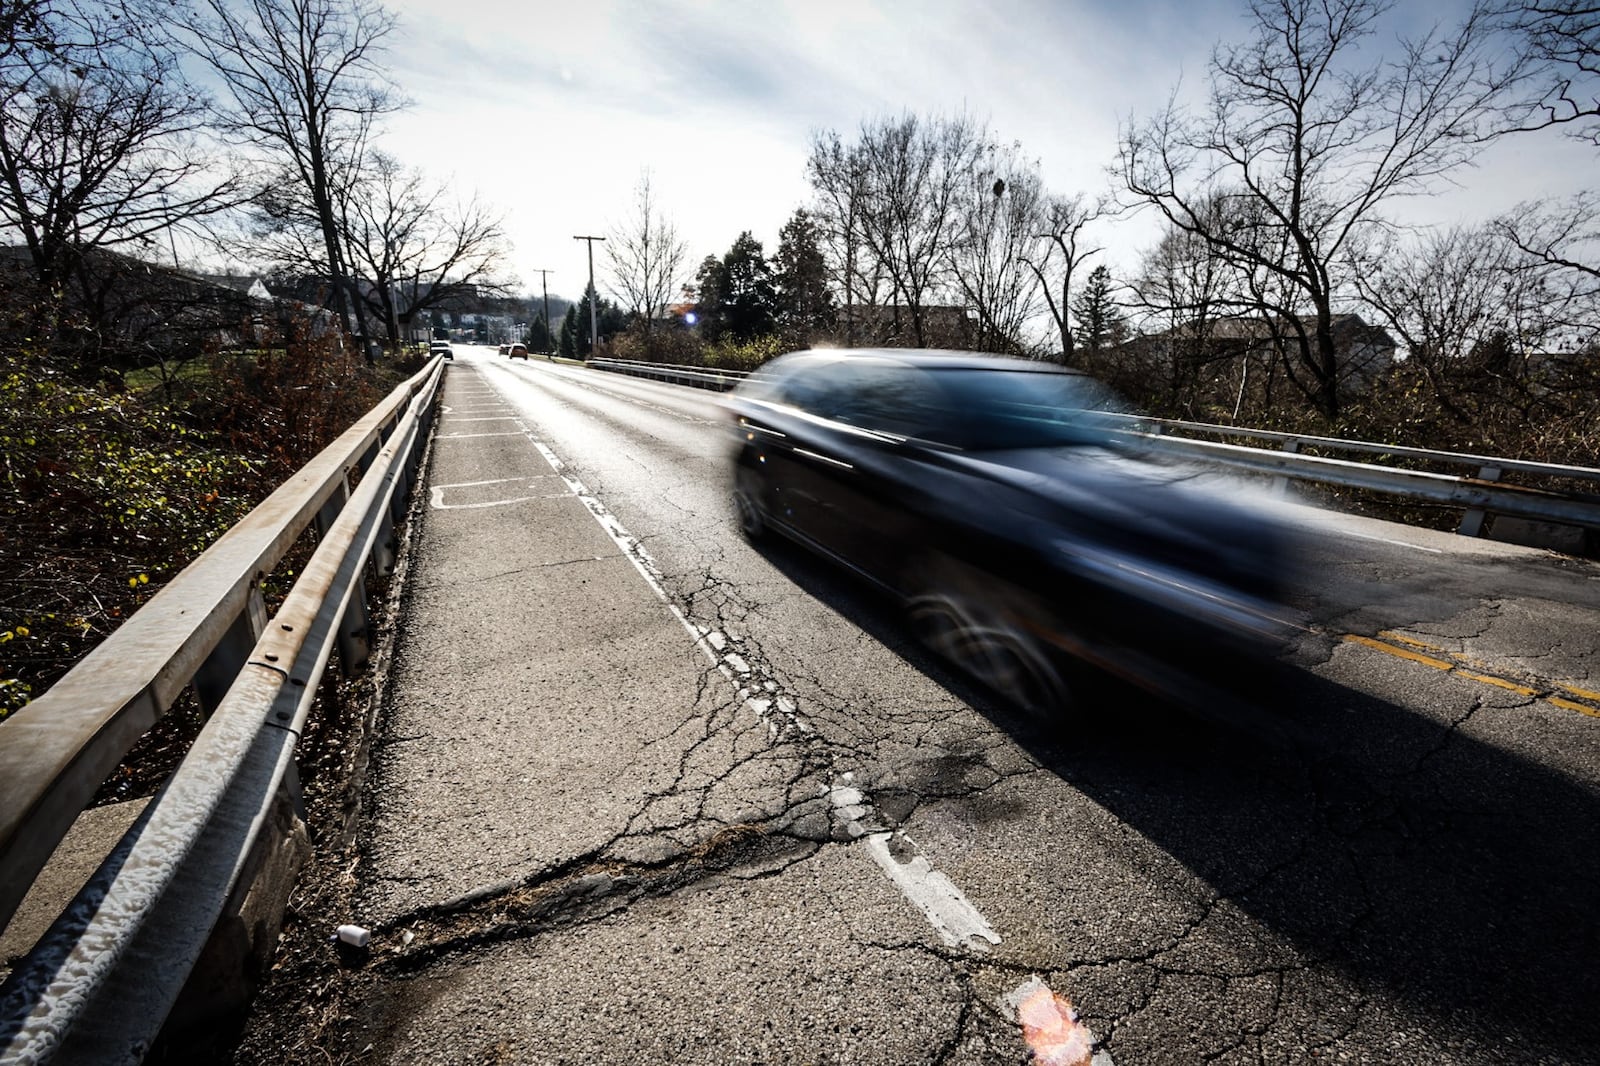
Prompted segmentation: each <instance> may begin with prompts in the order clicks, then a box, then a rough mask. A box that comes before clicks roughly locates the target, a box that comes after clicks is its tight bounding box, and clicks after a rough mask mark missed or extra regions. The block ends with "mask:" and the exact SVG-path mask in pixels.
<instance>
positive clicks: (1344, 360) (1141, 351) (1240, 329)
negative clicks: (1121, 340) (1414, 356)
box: [1124, 314, 1399, 391]
mask: <svg viewBox="0 0 1600 1066" xmlns="http://www.w3.org/2000/svg"><path fill="white" fill-rule="evenodd" d="M1276 325H1277V327H1278V328H1277V329H1274V328H1273V327H1274V323H1273V322H1272V321H1271V320H1268V319H1265V318H1261V317H1253V316H1252V317H1247V316H1225V317H1218V318H1212V319H1207V320H1205V321H1204V323H1203V324H1201V325H1198V326H1196V325H1186V326H1180V327H1177V328H1175V329H1169V330H1163V331H1161V332H1159V333H1148V334H1145V335H1143V336H1140V337H1136V338H1134V339H1133V340H1131V341H1129V342H1128V343H1127V344H1126V345H1124V351H1131V352H1132V353H1133V354H1134V355H1136V356H1137V357H1139V358H1141V359H1142V360H1144V361H1149V362H1152V363H1158V364H1160V365H1164V366H1165V365H1171V364H1172V362H1173V361H1174V360H1178V359H1187V360H1193V361H1195V362H1218V361H1226V360H1233V359H1238V358H1241V357H1248V356H1253V355H1267V354H1270V353H1273V352H1275V351H1276V350H1277V345H1278V343H1279V338H1280V337H1281V338H1285V339H1286V340H1287V343H1289V344H1293V343H1294V340H1293V338H1294V337H1295V334H1296V330H1295V328H1294V325H1293V324H1292V323H1291V322H1288V321H1283V320H1280V321H1279V322H1277V323H1276ZM1331 325H1332V332H1333V343H1334V351H1335V357H1336V359H1337V361H1338V374H1339V383H1340V388H1341V389H1345V390H1347V391H1360V390H1364V389H1366V388H1369V387H1370V386H1371V384H1372V382H1373V381H1374V380H1375V379H1376V378H1377V377H1378V376H1379V375H1381V374H1382V373H1383V372H1384V371H1386V370H1388V369H1389V368H1390V367H1392V366H1393V365H1394V363H1395V359H1396V353H1397V351H1398V348H1399V345H1397V344H1396V343H1395V339H1394V338H1393V337H1392V336H1390V335H1389V332H1388V331H1387V330H1385V329H1383V328H1382V327H1381V326H1374V325H1371V324H1370V323H1368V322H1367V321H1366V320H1365V319H1363V318H1362V317H1361V316H1360V315H1358V314H1342V315H1334V316H1333V320H1332V323H1331ZM1300 326H1301V328H1302V329H1304V330H1305V331H1306V333H1307V334H1308V335H1310V334H1311V333H1312V332H1313V330H1314V329H1315V323H1314V322H1313V321H1312V320H1310V319H1308V318H1305V317H1302V318H1301V319H1300Z"/></svg>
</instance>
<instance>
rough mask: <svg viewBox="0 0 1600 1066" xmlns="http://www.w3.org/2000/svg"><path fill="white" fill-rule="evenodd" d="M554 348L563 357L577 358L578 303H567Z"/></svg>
mask: <svg viewBox="0 0 1600 1066" xmlns="http://www.w3.org/2000/svg"><path fill="white" fill-rule="evenodd" d="M556 350H557V351H558V352H560V353H561V358H563V359H576V358H578V305H577V304H568V305H567V313H566V316H565V317H564V318H562V319H561V330H560V332H559V333H558V334H557V341H556Z"/></svg>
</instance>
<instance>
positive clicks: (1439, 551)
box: [1327, 526, 1444, 555]
mask: <svg viewBox="0 0 1600 1066" xmlns="http://www.w3.org/2000/svg"><path fill="white" fill-rule="evenodd" d="M1327 532H1329V533H1332V534H1333V535H1334V536H1339V537H1355V538H1356V539H1357V540H1375V541H1377V542H1378V543H1379V544H1393V545H1394V546H1395V547H1397V548H1411V549H1413V550H1414V551H1419V552H1432V553H1433V554H1434V555H1443V554H1444V549H1443V548H1429V547H1427V546H1425V545H1422V544H1412V543H1411V542H1410V541H1407V540H1394V539H1393V538H1391V537H1379V536H1375V535H1373V534H1371V533H1357V532H1356V531H1355V530H1353V529H1338V528H1336V527H1331V526H1330V527H1328V528H1327Z"/></svg>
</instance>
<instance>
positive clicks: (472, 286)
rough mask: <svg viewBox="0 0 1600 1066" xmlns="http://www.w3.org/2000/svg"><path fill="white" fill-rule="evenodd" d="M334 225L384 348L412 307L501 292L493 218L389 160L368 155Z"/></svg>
mask: <svg viewBox="0 0 1600 1066" xmlns="http://www.w3.org/2000/svg"><path fill="white" fill-rule="evenodd" d="M341 207H342V214H341V219H340V228H341V230H342V231H343V233H344V242H345V247H346V248H347V250H348V255H349V263H350V267H351V270H352V273H353V274H355V275H356V276H357V277H359V278H361V279H362V280H363V281H364V282H366V284H365V286H363V288H362V292H361V296H362V299H363V301H364V302H365V304H366V307H367V309H368V310H370V311H372V312H373V313H375V314H377V315H378V316H379V318H380V319H381V320H382V322H383V323H384V328H385V331H386V333H387V335H388V338H389V346H390V348H392V349H393V348H398V347H399V344H400V341H401V327H402V326H403V325H406V324H409V323H410V321H411V320H412V318H413V317H414V316H415V315H417V314H418V313H419V312H422V311H426V310H428V309H430V308H434V307H438V306H440V305H442V304H444V303H446V302H448V301H450V300H452V299H454V298H456V297H459V296H462V295H467V294H471V295H492V294H500V295H503V294H505V293H506V292H507V291H508V288H507V285H506V284H505V283H504V282H502V281H501V280H500V279H499V274H500V271H501V268H502V265H503V263H504V260H505V254H506V239H505V232H504V229H503V223H502V220H501V218H500V216H498V215H496V214H495V213H494V212H492V211H490V210H489V209H488V208H487V207H485V206H484V205H483V204H482V203H481V202H480V201H479V200H477V199H476V198H474V199H472V200H469V201H467V202H465V203H461V202H456V203H449V202H447V201H446V197H445V190H444V189H443V188H442V187H440V186H433V185H430V184H429V183H428V182H427V180H426V179H425V178H424V177H423V176H422V174H421V173H419V172H417V171H415V170H407V169H405V168H404V167H402V166H401V165H400V163H399V162H398V161H397V160H395V159H394V158H392V157H390V156H387V155H384V154H383V153H381V152H374V153H371V156H370V158H369V162H368V165H367V167H366V168H365V169H364V170H363V172H362V174H361V176H360V178H359V179H358V180H357V181H356V182H355V183H354V185H353V186H352V188H351V189H349V190H348V191H347V193H346V195H344V196H343V197H342V198H341Z"/></svg>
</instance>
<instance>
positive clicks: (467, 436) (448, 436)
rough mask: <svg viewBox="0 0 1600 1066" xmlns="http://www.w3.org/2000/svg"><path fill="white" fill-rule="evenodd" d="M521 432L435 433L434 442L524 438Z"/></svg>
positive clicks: (525, 434)
mask: <svg viewBox="0 0 1600 1066" xmlns="http://www.w3.org/2000/svg"><path fill="white" fill-rule="evenodd" d="M526 436H527V433H525V432H523V431H522V430H512V431H511V432H509V433H436V434H434V437H433V439H434V440H471V439H472V438H474V437H526Z"/></svg>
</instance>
